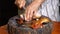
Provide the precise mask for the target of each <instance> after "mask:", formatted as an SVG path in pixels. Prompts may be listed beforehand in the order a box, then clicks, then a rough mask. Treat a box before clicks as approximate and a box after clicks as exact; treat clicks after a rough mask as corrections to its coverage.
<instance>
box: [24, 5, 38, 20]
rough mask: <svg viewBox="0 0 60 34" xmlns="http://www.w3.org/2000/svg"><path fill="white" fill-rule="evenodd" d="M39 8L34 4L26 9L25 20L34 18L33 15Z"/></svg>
mask: <svg viewBox="0 0 60 34" xmlns="http://www.w3.org/2000/svg"><path fill="white" fill-rule="evenodd" d="M37 10H38V8H36V7H34V5H29V6H28V7H27V8H26V10H25V20H26V21H30V20H32V18H33V16H34V15H35V14H36V12H37Z"/></svg>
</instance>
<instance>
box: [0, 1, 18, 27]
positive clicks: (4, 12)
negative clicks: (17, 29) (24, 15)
mask: <svg viewBox="0 0 60 34" xmlns="http://www.w3.org/2000/svg"><path fill="white" fill-rule="evenodd" d="M14 1H15V0H0V26H1V25H5V24H7V22H8V20H9V18H11V17H13V16H15V15H17V14H18V13H17V11H18V10H17V6H16V5H15V4H14Z"/></svg>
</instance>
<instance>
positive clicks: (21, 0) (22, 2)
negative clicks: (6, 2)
mask: <svg viewBox="0 0 60 34" xmlns="http://www.w3.org/2000/svg"><path fill="white" fill-rule="evenodd" d="M15 4H16V5H17V6H18V7H19V8H22V7H24V6H25V4H26V1H25V0H15Z"/></svg>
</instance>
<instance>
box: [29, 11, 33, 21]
mask: <svg viewBox="0 0 60 34" xmlns="http://www.w3.org/2000/svg"><path fill="white" fill-rule="evenodd" d="M32 17H33V11H30V13H29V18H30V20H31V19H32Z"/></svg>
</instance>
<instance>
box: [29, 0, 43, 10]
mask: <svg viewBox="0 0 60 34" xmlns="http://www.w3.org/2000/svg"><path fill="white" fill-rule="evenodd" d="M43 2H44V0H33V2H32V3H31V4H30V6H33V7H35V8H38V7H39V6H40V5H41V4H42V3H43ZM33 9H34V8H33Z"/></svg>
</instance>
